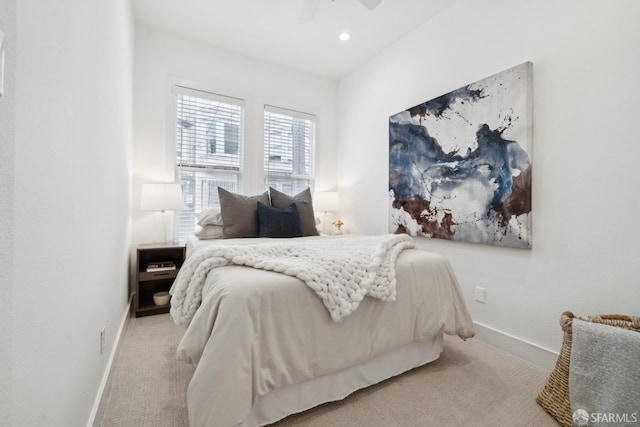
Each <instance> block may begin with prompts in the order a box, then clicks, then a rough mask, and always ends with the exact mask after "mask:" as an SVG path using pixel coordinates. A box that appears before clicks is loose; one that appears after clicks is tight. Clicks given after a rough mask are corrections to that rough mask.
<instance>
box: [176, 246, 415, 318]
mask: <svg viewBox="0 0 640 427" xmlns="http://www.w3.org/2000/svg"><path fill="white" fill-rule="evenodd" d="M413 247H414V244H413V242H412V240H411V237H409V236H407V235H405V234H388V235H382V236H340V237H339V238H325V237H321V238H318V239H314V240H304V241H296V240H283V241H278V242H274V241H271V240H270V241H268V242H267V243H264V244H257V245H233V246H217V247H211V248H207V249H204V250H202V251H200V252H197V253H195V254H194V255H193V256H191V257H190V258H188V259H187V260H186V261H185V263H184V265H183V266H182V268H181V269H180V272H179V273H178V276H177V277H176V280H175V282H174V284H173V286H172V287H171V295H172V299H171V317H172V318H173V321H174V322H175V323H176V324H179V325H187V324H189V322H191V319H192V318H193V315H194V314H195V312H196V310H197V309H198V307H199V305H200V302H201V297H202V286H203V285H204V282H205V279H206V276H207V274H208V273H209V271H211V270H212V269H214V268H216V267H222V266H225V265H243V266H248V267H253V268H257V269H262V270H269V271H275V272H278V273H283V274H286V275H289V276H294V277H297V278H299V279H300V280H302V281H303V282H304V283H306V284H307V285H308V286H309V287H310V288H311V289H313V290H314V291H315V293H316V294H317V295H318V296H319V297H320V298H321V299H322V302H323V303H324V305H325V307H326V308H327V309H328V310H329V313H330V314H331V318H332V319H333V320H335V321H339V320H340V319H342V318H343V317H345V316H348V315H349V314H351V313H352V312H353V311H354V310H355V309H356V308H357V307H358V305H359V304H360V301H362V299H363V298H364V297H365V296H372V297H375V298H379V299H381V300H384V301H393V300H395V296H396V279H395V260H396V258H397V256H398V254H399V253H400V252H401V251H402V250H404V249H406V248H413Z"/></svg>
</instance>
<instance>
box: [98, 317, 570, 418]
mask: <svg viewBox="0 0 640 427" xmlns="http://www.w3.org/2000/svg"><path fill="white" fill-rule="evenodd" d="M182 333H183V330H182V328H180V327H178V326H175V325H174V324H173V323H172V322H171V319H170V318H169V315H166V314H165V315H158V316H149V317H142V318H137V319H135V318H133V319H131V320H130V322H129V325H128V328H127V330H126V331H125V333H124V335H123V338H122V342H121V344H120V349H119V351H118V355H117V357H116V360H115V364H114V370H113V372H112V375H111V379H110V384H109V386H108V389H107V391H106V392H105V396H104V400H103V404H102V408H103V410H102V413H101V416H99V419H98V420H97V421H98V422H97V424H98V425H99V426H102V427H113V426H126V427H135V426H149V427H151V426H153V427H170V426H171V427H186V426H188V420H187V412H186V402H185V395H186V389H187V384H188V382H189V379H190V377H191V374H192V372H193V368H192V367H191V366H190V365H187V364H185V363H183V362H180V361H177V360H176V359H175V350H176V347H177V345H178V342H179V340H180V337H181V335H182ZM547 375H548V371H546V370H544V369H541V368H539V367H537V366H535V365H533V364H531V363H528V362H525V361H523V360H521V359H519V358H517V357H514V356H512V355H510V354H508V353H506V352H503V351H501V350H499V349H496V348H495V347H492V346H490V345H488V344H485V343H483V342H481V341H478V340H476V339H471V340H468V341H466V342H464V341H462V340H460V339H459V338H457V337H445V349H444V352H443V353H442V355H441V357H440V359H438V360H437V361H435V362H433V363H430V364H428V365H426V366H423V367H421V368H418V369H414V370H413V371H411V372H408V373H405V374H403V375H400V376H398V377H395V378H392V379H389V380H387V381H384V382H382V383H380V384H377V385H374V386H372V387H369V388H367V389H365V390H360V391H358V392H356V393H354V394H352V395H351V396H349V397H347V398H346V399H345V400H343V401H340V402H333V403H328V404H325V405H322V406H319V407H317V408H314V409H311V410H309V411H307V412H303V413H301V414H297V415H293V416H291V417H289V418H287V419H285V420H283V421H280V422H278V423H276V424H273V426H274V427H290V426H305V427H353V426H367V427H377V426H380V427H383V426H384V427H389V426H403V427H404V426H407V427H411V426H420V427H429V426H437V427H447V426H452V427H453V426H456V427H457V426H487V427H489V426H491V427H495V426H536V427H544V426H557V424H556V423H555V422H554V420H553V419H552V418H551V417H550V416H549V415H548V414H547V413H546V412H544V410H543V409H542V408H540V407H539V406H538V405H537V404H536V402H535V396H536V395H537V393H538V392H539V391H540V390H541V389H542V386H543V385H544V382H545V381H546V378H547Z"/></svg>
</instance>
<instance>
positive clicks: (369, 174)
mask: <svg viewBox="0 0 640 427" xmlns="http://www.w3.org/2000/svg"><path fill="white" fill-rule="evenodd" d="M638 17H640V2H638V1H635V0H620V1H615V2H605V1H601V0H563V1H561V2H558V1H550V0H545V1H541V2H540V1H538V2H530V1H525V0H482V1H476V0H460V1H458V2H456V3H454V4H453V5H452V6H450V7H449V8H448V9H446V10H444V11H443V12H441V13H440V14H439V15H437V16H436V17H435V18H433V19H432V20H430V21H428V22H426V23H425V24H424V25H423V26H422V27H420V28H419V29H417V30H416V31H414V32H413V33H411V34H409V35H408V36H407V37H405V38H404V39H402V40H401V41H399V42H398V43H396V44H395V45H393V46H391V47H390V48H388V49H386V50H385V51H384V52H383V53H381V54H380V55H379V56H377V57H376V58H375V59H374V60H373V61H371V62H370V63H369V64H367V65H366V66H363V67H362V68H360V69H359V70H357V71H356V72H354V73H352V74H351V75H349V76H348V77H347V78H345V79H343V80H342V81H341V82H340V89H339V96H340V104H339V113H340V130H339V142H340V157H339V158H340V163H339V172H338V182H339V185H340V190H341V194H342V198H343V200H345V205H344V210H345V211H344V212H343V215H342V216H343V217H344V218H343V220H344V221H345V222H346V223H347V224H348V226H349V227H350V229H351V230H352V231H356V232H363V233H382V232H386V231H387V227H388V226H387V224H388V219H387V218H388V216H387V215H388V210H387V203H388V202H387V193H388V176H387V173H386V171H387V170H388V124H387V123H388V117H389V116H390V115H392V114H395V113H397V112H398V111H402V110H404V109H406V108H409V107H412V106H414V105H416V104H419V103H421V102H424V101H427V100H429V99H431V98H434V97H436V96H439V95H442V94H444V93H447V92H449V91H450V90H453V89H457V88H459V87H461V86H463V85H466V84H469V83H472V82H475V81H477V80H480V79H482V78H484V77H487V76H489V75H492V74H494V73H497V72H500V71H502V70H505V69H507V68H510V67H512V66H515V65H518V64H520V63H523V62H525V61H532V62H533V75H534V94H533V97H534V112H533V116H534V117H533V126H534V130H533V133H534V136H533V139H534V140H533V160H532V165H533V177H534V178H533V212H532V214H533V249H532V250H516V249H506V248H498V247H491V246H485V245H475V244H465V243H459V242H451V241H443V240H436V239H433V240H430V239H421V241H420V246H421V247H422V248H424V249H427V250H432V251H436V252H440V253H443V254H445V255H446V256H448V257H449V258H450V260H451V261H452V264H453V267H454V269H455V271H456V272H457V275H458V278H459V280H460V282H461V286H462V288H463V291H464V294H465V296H466V299H467V302H468V305H469V307H470V309H471V311H472V315H473V318H474V319H475V321H477V322H479V323H481V324H484V325H486V326H488V327H490V328H494V329H496V330H498V331H500V332H502V333H506V334H510V335H513V336H515V337H517V338H519V339H521V340H524V341H529V342H531V343H533V344H535V345H537V346H540V347H544V348H548V349H552V350H556V351H557V350H558V348H559V346H560V338H561V332H560V328H559V326H558V319H559V317H560V314H561V313H562V312H563V311H565V310H571V311H574V313H576V314H579V315H587V314H595V313H626V314H634V313H635V314H636V315H638V314H640V313H639V312H638V301H640V282H639V277H640V263H639V262H638V255H639V254H640V250H639V249H638V247H639V246H638V242H640V222H639V221H638V219H637V213H638V212H639V210H640V191H638V188H637V185H638V183H639V182H640V168H638V166H637V162H638V158H639V157H640V144H638V136H637V132H636V126H637V122H638V117H640V97H639V96H638V94H640V79H638V76H640V44H639V43H638V40H640V26H639V25H638V23H637V20H638ZM354 159H361V160H359V161H354ZM475 286H482V287H484V288H486V294H487V300H486V304H480V303H477V302H474V301H473V291H474V287H475Z"/></svg>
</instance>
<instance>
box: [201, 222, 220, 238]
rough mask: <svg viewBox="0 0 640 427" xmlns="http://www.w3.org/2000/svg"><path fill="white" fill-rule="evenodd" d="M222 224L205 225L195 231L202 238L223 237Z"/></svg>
mask: <svg viewBox="0 0 640 427" xmlns="http://www.w3.org/2000/svg"><path fill="white" fill-rule="evenodd" d="M222 229H223V227H222V226H221V225H205V226H204V227H202V228H200V229H199V230H197V231H196V232H195V236H196V237H197V238H198V239H201V240H210V239H222Z"/></svg>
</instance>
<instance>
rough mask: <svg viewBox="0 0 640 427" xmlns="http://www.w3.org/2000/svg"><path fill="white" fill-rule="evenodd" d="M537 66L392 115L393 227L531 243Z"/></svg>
mask: <svg viewBox="0 0 640 427" xmlns="http://www.w3.org/2000/svg"><path fill="white" fill-rule="evenodd" d="M532 68H533V65H532V63H531V62H526V63H524V64H521V65H518V66H516V67H513V68H510V69H508V70H505V71H503V72H501V73H498V74H495V75H493V76H491V77H487V78H486V79H483V80H480V81H478V82H476V83H472V84H469V85H467V86H464V87H461V88H459V89H456V90H454V91H452V92H449V93H447V94H445V95H442V96H439V97H437V98H434V99H432V100H430V101H427V102H424V103H422V104H419V105H416V106H415V107H412V108H409V109H407V110H405V111H402V112H400V113H397V114H395V115H393V116H391V117H390V118H389V201H390V231H391V232H396V233H407V234H410V235H412V236H423V237H430V238H438V239H448V240H456V241H463V242H473V243H482V244H489V245H498V246H506V247H515V248H530V247H531V129H532V126H531V110H532V100H531V91H532V86H531V84H532Z"/></svg>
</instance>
